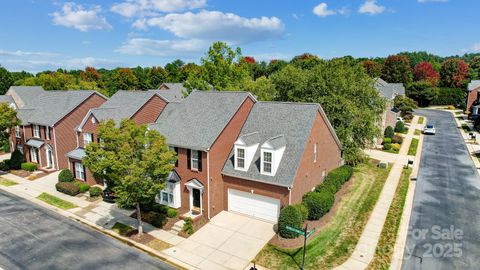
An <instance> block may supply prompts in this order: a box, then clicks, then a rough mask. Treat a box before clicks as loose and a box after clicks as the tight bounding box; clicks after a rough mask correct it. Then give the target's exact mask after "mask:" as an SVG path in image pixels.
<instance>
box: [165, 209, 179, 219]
mask: <svg viewBox="0 0 480 270" xmlns="http://www.w3.org/2000/svg"><path fill="white" fill-rule="evenodd" d="M177 216H178V212H177V210H175V209H173V208H168V209H167V217H169V218H175V217H177Z"/></svg>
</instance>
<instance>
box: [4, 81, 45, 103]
mask: <svg viewBox="0 0 480 270" xmlns="http://www.w3.org/2000/svg"><path fill="white" fill-rule="evenodd" d="M44 92H45V90H43V88H42V87H41V86H11V87H10V88H9V89H8V91H7V93H6V94H7V95H9V96H11V97H12V98H13V100H15V103H16V104H17V107H18V108H22V107H24V106H26V105H29V104H30V103H31V102H34V101H35V99H36V98H37V97H39V96H40V95H42V94H43V93H44Z"/></svg>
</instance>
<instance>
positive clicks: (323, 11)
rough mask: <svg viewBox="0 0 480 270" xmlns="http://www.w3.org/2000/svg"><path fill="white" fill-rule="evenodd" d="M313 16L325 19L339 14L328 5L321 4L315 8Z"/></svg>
mask: <svg viewBox="0 0 480 270" xmlns="http://www.w3.org/2000/svg"><path fill="white" fill-rule="evenodd" d="M313 14H315V15H317V16H319V17H322V18H325V17H327V16H331V15H335V14H337V12H336V11H335V10H330V9H328V5H327V3H320V4H318V5H317V6H315V7H314V8H313Z"/></svg>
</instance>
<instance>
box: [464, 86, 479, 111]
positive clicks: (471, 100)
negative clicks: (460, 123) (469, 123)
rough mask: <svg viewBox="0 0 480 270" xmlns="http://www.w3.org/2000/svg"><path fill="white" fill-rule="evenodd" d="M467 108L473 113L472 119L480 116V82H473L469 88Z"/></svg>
mask: <svg viewBox="0 0 480 270" xmlns="http://www.w3.org/2000/svg"><path fill="white" fill-rule="evenodd" d="M467 91H468V94H467V106H466V110H468V111H470V112H471V117H473V118H476V117H478V115H479V114H480V111H479V109H480V106H479V105H480V95H479V94H478V92H479V91H480V80H473V81H471V82H470V83H469V84H468V87H467Z"/></svg>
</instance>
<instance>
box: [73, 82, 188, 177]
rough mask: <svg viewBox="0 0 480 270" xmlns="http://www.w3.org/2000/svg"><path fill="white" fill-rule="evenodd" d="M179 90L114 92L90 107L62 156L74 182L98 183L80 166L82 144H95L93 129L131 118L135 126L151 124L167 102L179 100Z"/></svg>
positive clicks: (181, 95)
mask: <svg viewBox="0 0 480 270" xmlns="http://www.w3.org/2000/svg"><path fill="white" fill-rule="evenodd" d="M182 98H183V94H182V91H181V90H180V89H175V90H148V91H125V90H120V91H117V92H116V93H115V94H114V95H113V96H112V97H111V98H110V99H109V100H108V101H107V102H105V103H104V104H103V105H102V106H100V107H98V108H92V109H91V110H89V111H88V112H87V113H86V114H84V117H83V120H82V121H81V122H80V123H79V125H78V126H76V127H75V128H74V129H72V130H71V132H72V134H74V138H75V140H74V141H75V144H74V145H73V146H72V147H71V148H70V149H69V150H70V151H69V152H67V153H66V154H65V156H66V158H67V159H68V168H70V169H71V170H72V172H73V175H74V177H75V178H76V179H79V180H82V181H86V182H87V183H88V184H90V185H94V184H102V183H101V182H102V181H98V179H95V178H94V177H93V175H92V173H91V172H90V171H89V170H88V169H87V168H85V166H84V165H83V164H82V159H83V157H84V156H85V145H86V144H88V143H89V142H92V141H98V136H97V128H98V125H99V123H100V122H102V121H105V120H109V119H111V120H114V121H115V122H116V123H119V122H120V121H121V120H123V119H132V120H133V121H135V123H137V124H148V123H154V122H155V121H156V120H157V118H158V116H159V115H160V114H161V113H162V111H163V109H164V108H165V106H166V105H167V104H168V103H169V102H178V101H180V100H182Z"/></svg>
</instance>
